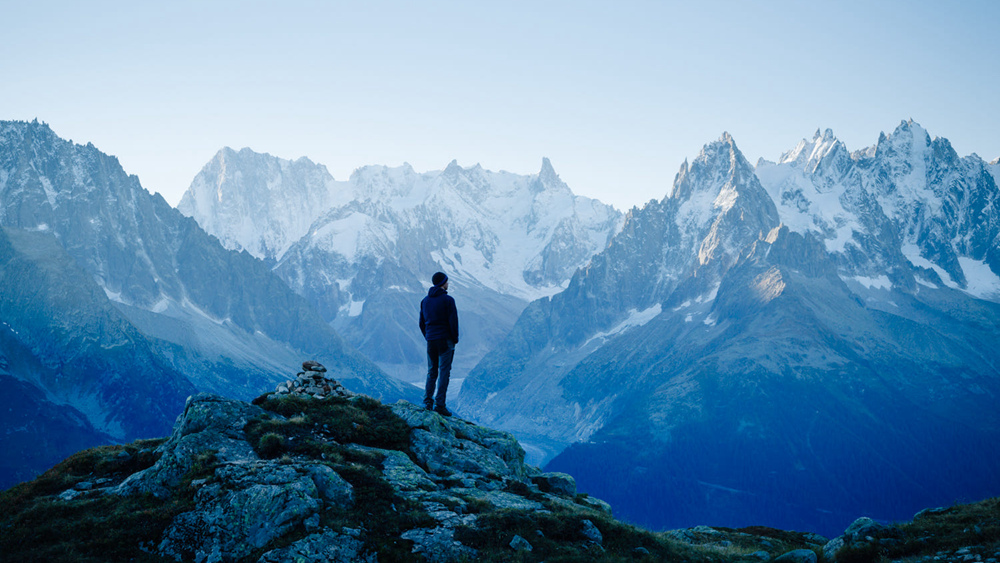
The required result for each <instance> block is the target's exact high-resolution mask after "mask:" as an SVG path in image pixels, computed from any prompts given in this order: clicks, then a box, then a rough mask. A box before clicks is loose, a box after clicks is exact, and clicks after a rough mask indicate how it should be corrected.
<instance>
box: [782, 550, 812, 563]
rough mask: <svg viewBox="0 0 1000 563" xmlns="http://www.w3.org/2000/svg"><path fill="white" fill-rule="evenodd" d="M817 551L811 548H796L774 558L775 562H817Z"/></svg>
mask: <svg viewBox="0 0 1000 563" xmlns="http://www.w3.org/2000/svg"><path fill="white" fill-rule="evenodd" d="M817 560H818V558H817V557H816V552H814V551H813V550H811V549H796V550H794V551H789V552H788V553H785V554H783V555H781V556H779V557H777V558H775V559H774V562H775V563H816V562H817Z"/></svg>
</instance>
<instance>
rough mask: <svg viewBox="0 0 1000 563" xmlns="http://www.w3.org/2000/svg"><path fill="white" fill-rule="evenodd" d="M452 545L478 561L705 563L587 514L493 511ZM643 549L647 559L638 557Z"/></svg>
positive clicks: (651, 536)
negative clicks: (471, 551) (587, 527)
mask: <svg viewBox="0 0 1000 563" xmlns="http://www.w3.org/2000/svg"><path fill="white" fill-rule="evenodd" d="M583 520H590V521H591V522H592V523H593V524H594V525H595V526H596V527H597V529H598V530H600V532H601V534H602V536H603V542H602V545H601V546H597V545H595V544H594V543H593V542H591V541H589V540H588V539H587V538H586V537H584V535H583V533H582V530H583ZM515 535H519V536H521V537H522V538H524V539H526V540H527V541H528V542H529V543H530V544H531V546H532V548H533V549H532V551H531V552H527V553H524V552H522V553H516V552H514V551H513V549H512V548H511V547H510V542H511V540H513V538H514V536H515ZM455 539H456V540H458V541H460V542H462V543H463V544H465V545H468V546H470V547H473V548H475V549H477V550H479V557H478V558H477V561H542V560H545V561H598V562H612V561H665V560H682V559H684V560H687V561H699V560H707V557H704V556H702V555H701V554H700V553H698V552H697V551H695V550H692V549H689V548H687V547H686V546H682V545H678V544H676V543H675V542H673V541H672V540H670V539H668V538H666V537H665V536H664V535H662V534H655V533H653V532H649V531H647V530H642V529H640V528H635V527H633V526H629V525H626V524H622V523H620V522H617V521H615V520H613V519H611V518H608V517H605V516H601V515H596V514H593V513H586V512H568V511H562V512H549V513H543V512H535V511H522V510H509V509H504V510H493V511H488V512H482V513H480V514H479V517H478V519H477V521H476V525H475V527H465V526H462V527H459V528H456V533H455ZM638 547H642V548H644V549H646V550H647V551H648V552H649V555H648V556H642V555H637V554H636V553H635V551H634V550H635V549H636V548H638Z"/></svg>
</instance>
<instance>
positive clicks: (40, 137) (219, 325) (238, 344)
mask: <svg viewBox="0 0 1000 563" xmlns="http://www.w3.org/2000/svg"><path fill="white" fill-rule="evenodd" d="M0 226H5V227H8V228H9V230H8V234H9V233H17V232H21V233H23V232H25V231H27V232H30V233H34V234H36V235H37V234H39V233H42V234H45V235H46V236H47V237H48V240H50V244H49V249H48V251H47V252H45V253H41V254H39V255H38V259H40V260H42V259H45V260H47V259H49V258H51V256H50V255H52V254H54V253H55V250H56V249H57V248H59V247H61V248H62V249H63V250H64V251H65V253H66V254H67V255H68V256H69V257H72V259H71V260H63V261H62V262H60V263H59V264H61V266H60V267H61V268H62V269H64V270H66V269H67V268H68V267H69V266H70V265H75V267H77V268H80V269H81V271H82V272H85V273H86V274H85V277H88V278H89V279H90V280H91V282H90V287H91V288H94V289H96V291H90V290H89V289H88V290H87V291H90V293H87V294H79V293H78V294H77V298H78V302H74V303H64V302H62V301H55V302H54V303H57V304H58V305H59V306H58V307H55V308H54V309H53V310H52V311H51V314H52V316H54V317H55V318H61V317H69V318H72V319H75V320H76V321H78V322H77V324H76V325H73V326H74V327H75V331H76V332H73V331H70V332H71V333H70V334H69V335H68V336H66V337H65V338H66V342H65V346H66V347H67V350H68V351H67V352H66V353H70V352H71V351H72V348H73V347H74V346H76V347H79V346H84V345H86V344H87V342H89V340H90V339H91V338H94V337H95V335H94V334H93V333H94V332H95V331H96V332H99V331H101V330H105V329H107V328H108V324H107V323H108V322H111V321H101V320H100V319H102V318H105V317H106V316H107V315H108V314H110V313H108V312H107V311H108V310H109V308H110V309H111V310H113V311H116V315H117V316H115V317H109V318H114V319H115V320H114V321H113V322H114V323H119V324H121V323H126V324H127V325H128V327H127V330H128V331H130V333H134V334H140V335H141V338H142V339H145V340H146V341H147V342H148V345H149V346H150V347H151V348H150V352H151V353H152V354H153V355H154V356H155V357H156V358H157V360H156V361H157V362H159V363H160V364H161V365H162V367H163V368H164V369H165V370H167V371H169V372H171V373H174V374H178V373H179V374H181V375H182V376H183V379H184V380H186V381H185V382H184V383H183V385H184V388H185V389H198V390H210V391H213V392H217V393H221V394H225V395H229V396H235V397H242V398H246V397H250V396H254V395H255V394H257V393H259V392H260V390H261V389H265V388H268V387H272V386H273V385H274V383H275V382H276V381H278V380H281V379H284V378H286V377H287V376H288V375H289V373H290V372H291V373H294V371H293V370H295V369H296V366H298V365H299V364H301V362H302V361H303V360H304V359H316V360H319V361H320V362H322V363H324V364H325V365H327V366H328V367H329V369H330V370H331V375H337V376H338V377H339V378H340V379H341V380H342V381H343V382H344V383H345V385H347V386H348V387H352V388H354V389H356V390H358V391H364V392H366V393H369V394H372V395H375V396H381V397H384V398H387V399H389V398H398V397H402V396H407V395H408V394H409V393H412V391H410V390H409V389H407V388H405V387H404V386H402V385H401V384H400V383H399V382H397V381H395V380H393V379H391V378H389V377H388V376H386V375H385V374H384V373H383V372H382V371H381V370H379V369H378V367H377V366H375V365H374V364H372V363H371V362H370V361H369V360H367V359H366V358H365V357H364V356H362V355H361V354H360V353H359V352H357V351H356V350H355V349H353V348H352V347H350V346H348V345H346V344H345V343H344V342H343V341H342V340H341V339H340V337H339V336H338V335H337V334H336V333H335V332H334V330H333V329H331V328H330V326H329V325H328V324H327V323H325V322H324V321H323V319H322V318H320V317H319V315H317V314H316V313H315V312H314V311H313V310H312V308H311V307H310V306H309V304H308V303H307V302H306V301H305V300H304V299H302V298H301V297H299V296H298V295H296V294H295V293H293V292H292V291H291V290H290V289H288V286H287V285H286V284H285V283H284V282H283V281H281V279H279V278H278V277H277V276H275V275H274V274H273V273H272V272H271V270H270V268H269V267H268V266H267V265H265V264H263V263H262V262H260V261H259V260H256V259H255V258H253V257H251V256H249V255H247V254H245V253H239V252H233V251H230V250H226V249H224V248H223V247H222V246H221V245H220V244H219V242H218V240H217V239H215V238H214V237H212V236H209V235H208V234H206V233H205V232H204V231H203V230H201V228H200V227H198V225H197V224H196V223H195V222H194V221H192V220H191V219H188V218H186V217H184V216H183V215H181V214H180V213H179V212H178V211H177V210H175V209H172V208H171V207H170V206H169V205H167V203H166V202H165V201H164V200H163V199H162V198H161V197H160V196H158V195H152V194H150V193H149V192H147V191H146V190H145V189H143V188H142V186H141V185H140V184H139V180H138V178H136V177H135V176H128V175H127V174H126V173H125V172H124V171H123V170H122V168H121V166H120V164H119V163H118V161H117V160H116V159H115V158H114V157H111V156H108V155H105V154H103V153H101V152H100V151H99V150H97V149H96V148H95V147H94V146H93V145H87V146H80V145H76V144H73V143H72V142H69V141H66V140H63V139H60V138H59V137H58V136H56V135H55V133H53V132H52V130H51V129H50V128H49V127H48V126H47V125H45V124H39V123H37V122H34V123H23V122H0ZM10 236H13V237H15V238H14V239H12V240H15V239H17V237H21V238H24V237H27V236H29V235H25V234H20V235H18V234H15V235H10ZM15 242H16V240H15ZM41 244H42V243H41V242H37V241H36V242H30V243H25V244H24V245H22V246H23V248H21V249H20V250H19V251H18V252H21V253H23V252H25V250H24V248H35V247H40V246H39V245H41ZM15 246H16V245H15ZM46 257H49V258H46ZM46 271H48V270H46ZM46 275H48V276H50V277H51V276H58V275H59V274H51V273H49V274H46ZM65 275H66V276H70V275H71V272H69V271H68V270H67V271H66V274H65ZM73 275H77V274H73ZM78 277H79V276H78ZM35 282H37V280H34V281H32V282H30V283H35ZM26 283H29V282H26ZM76 285H78V286H79V287H80V288H81V291H82V288H84V287H85V286H83V285H82V282H80V283H77V284H76ZM14 303H16V304H19V306H24V307H27V308H28V310H25V311H23V314H24V318H43V317H46V316H49V313H46V312H44V311H45V310H44V309H43V308H40V307H43V306H44V304H45V303H48V301H46V300H44V299H35V300H33V299H31V298H28V297H25V298H24V299H20V300H16V301H14ZM109 303H110V305H109ZM66 307H68V308H69V309H68V310H67V309H66ZM32 308H34V309H32ZM91 315H97V317H95V318H91ZM39 330H40V331H41V332H40V333H34V335H33V336H32V338H35V339H36V340H37V341H38V342H40V343H44V342H46V340H47V339H53V338H56V335H55V334H53V333H51V331H48V330H47V329H44V327H41V326H40V327H39ZM121 330H126V329H124V328H123V329H121ZM137 339H139V337H136V338H135V339H133V340H137ZM115 350H116V348H114V347H111V348H108V349H107V350H105V351H104V352H103V354H104V356H105V358H104V360H103V361H106V362H108V363H109V364H115V365H118V364H117V362H119V360H122V361H124V359H125V358H124V356H122V357H118V356H116V354H117V352H116V351H115ZM29 351H30V352H31V353H32V354H37V353H39V351H38V350H36V349H33V348H31V347H29ZM99 352H100V349H94V353H95V354H98V353H99ZM98 355H99V354H98ZM150 361H152V360H150ZM72 365H74V364H72V363H70V362H66V363H65V364H60V365H58V366H55V367H54V374H53V377H55V378H57V379H61V380H67V379H74V378H76V377H77V376H78V375H82V374H74V372H72V368H71V367H67V366H72ZM121 365H122V366H124V365H126V364H121ZM125 371H126V372H128V373H127V375H123V377H125V378H128V379H134V380H135V381H141V380H142V379H143V377H144V373H143V371H142V370H137V371H135V372H129V371H128V370H125ZM12 375H14V376H15V377H18V378H19V379H23V380H26V381H29V382H30V377H32V376H30V375H26V374H25V373H18V374H12ZM95 375H96V374H95ZM106 383H107V384H109V385H110V384H112V383H115V382H111V381H107V382H106ZM115 385H119V383H115ZM178 385H180V383H178ZM46 392H48V390H47V389H46ZM160 392H161V391H160V389H159V388H158V387H156V386H150V387H143V388H142V389H139V390H137V391H136V397H133V398H137V397H139V396H140V395H141V396H142V397H144V398H145V400H146V401H152V400H159V399H160V397H159V395H158V394H159V393H160ZM186 392H187V391H183V392H182V391H178V393H181V394H183V393H186ZM168 396H170V395H169V393H168ZM181 398H183V396H182V397H181ZM137 400H138V399H137ZM63 402H64V401H63ZM127 402H129V403H131V402H132V399H129V400H128V401H127ZM69 404H72V403H69ZM144 405H145V403H144V402H143V401H138V402H137V403H136V404H135V405H134V407H132V408H134V410H127V409H126V410H124V411H115V410H114V409H112V408H111V406H109V405H107V404H103V403H97V404H91V405H88V407H87V408H84V409H81V410H82V411H83V412H86V413H87V416H88V417H89V419H91V420H96V418H95V414H94V413H93V412H91V411H95V412H104V411H102V409H110V411H108V412H104V415H105V416H107V417H108V418H109V420H111V419H120V420H119V422H120V424H121V425H123V426H122V428H127V427H128V424H130V422H129V421H132V422H134V423H135V424H136V425H137V426H138V427H142V425H139V424H138V422H136V421H134V420H133V419H135V418H136V417H138V418H139V419H140V420H141V419H142V417H144V416H148V417H151V418H154V419H155V418H157V417H160V418H159V426H158V427H157V432H162V430H163V426H164V425H166V426H169V423H170V422H171V421H172V416H168V415H167V414H163V413H161V412H160V411H159V410H158V409H155V408H153V409H150V408H148V407H146V406H144ZM167 407H168V409H169V410H173V407H169V405H167ZM163 417H166V418H163ZM4 424H5V425H7V424H8V422H7V421H4ZM11 424H13V423H11ZM93 424H94V426H95V427H96V428H98V429H101V428H104V425H103V424H99V423H96V422H95V423H93ZM123 432H124V431H123V430H122V429H118V430H114V431H109V433H110V434H111V435H114V436H128V437H135V436H136V434H135V433H128V434H124V433H123ZM135 432H140V430H138V429H136V430H135Z"/></svg>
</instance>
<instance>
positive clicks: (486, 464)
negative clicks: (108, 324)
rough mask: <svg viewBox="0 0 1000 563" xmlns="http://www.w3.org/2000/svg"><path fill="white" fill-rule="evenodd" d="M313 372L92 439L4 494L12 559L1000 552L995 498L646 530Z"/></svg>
mask: <svg viewBox="0 0 1000 563" xmlns="http://www.w3.org/2000/svg"><path fill="white" fill-rule="evenodd" d="M304 368H306V369H305V371H303V372H302V373H300V374H299V375H298V376H297V377H296V378H295V379H294V380H293V381H288V382H283V383H281V384H280V385H279V386H278V387H279V388H278V390H276V391H275V392H273V393H268V394H266V395H263V396H261V397H259V398H257V399H256V400H255V401H254V402H253V404H248V403H244V402H242V401H238V400H232V399H227V398H224V397H220V396H218V395H211V394H198V395H194V396H192V397H190V398H189V399H188V400H187V404H186V406H185V408H184V411H183V413H182V414H181V415H180V416H179V417H178V419H177V422H176V424H175V426H174V430H173V433H172V434H171V436H170V437H168V438H166V439H162V440H155V441H148V440H147V441H141V442H136V443H133V444H127V445H124V446H107V447H104V448H95V449H92V450H85V451H83V452H80V453H78V454H76V455H74V456H73V457H71V458H69V459H67V460H66V461H64V462H63V463H61V464H60V465H58V466H56V467H55V468H53V469H52V470H50V471H48V472H46V473H45V474H44V475H43V476H41V477H39V478H38V479H36V480H35V481H32V482H28V483H25V484H23V485H19V486H17V487H15V488H13V489H11V490H10V491H5V492H3V493H0V505H3V506H4V507H5V512H4V513H3V514H0V532H2V533H0V554H2V557H0V559H2V560H4V561H7V560H10V561H38V560H45V561H73V562H74V563H75V562H79V561H132V560H157V559H158V558H159V559H162V560H164V561H195V562H199V563H223V562H248V563H249V562H254V563H278V562H284V561H303V562H310V563H339V562H354V561H359V562H366V563H374V562H377V561H383V562H385V561H430V562H435V563H446V562H452V561H476V560H484V561H504V560H521V561H544V560H566V561H623V560H637V561H647V562H648V561H666V560H671V561H672V560H684V561H690V562H692V563H695V562H708V561H741V562H764V561H795V562H803V563H810V562H816V561H817V560H818V557H822V559H823V561H826V562H841V563H842V562H845V561H862V560H873V559H872V558H877V557H890V558H898V557H901V556H906V557H909V556H911V555H923V554H929V553H938V554H939V555H940V554H946V555H949V556H952V555H953V556H955V557H956V558H959V557H962V558H964V557H965V556H966V555H969V556H972V557H975V556H980V557H987V559H983V561H989V558H988V555H989V554H991V553H993V552H994V551H996V550H997V546H998V545H1000V542H998V541H997V539H998V538H1000V524H997V522H1000V519H997V518H996V514H997V510H998V508H1000V503H998V502H997V501H992V502H990V501H987V502H986V503H981V505H978V506H974V507H973V508H971V509H969V510H968V511H962V510H960V509H958V508H949V509H934V510H930V511H925V512H922V513H921V514H919V515H918V516H917V517H915V519H914V522H913V523H911V524H909V525H901V526H887V525H884V524H880V523H877V522H874V521H872V520H870V519H867V518H866V519H860V520H858V521H857V522H855V523H854V524H852V525H851V526H850V527H849V528H848V529H847V530H846V531H845V533H844V535H842V536H841V537H839V538H836V539H834V540H832V541H829V540H827V538H824V537H820V536H818V535H816V534H811V533H801V532H786V531H782V530H775V529H772V528H765V527H751V528H741V529H738V530H733V529H728V528H713V527H708V526H697V527H694V528H688V529H682V530H673V531H670V532H666V533H653V532H649V531H645V530H642V529H639V528H635V527H633V526H629V525H626V524H623V523H621V522H618V521H616V520H615V519H614V518H612V517H611V509H610V507H609V506H608V504H607V503H605V502H603V501H600V500H597V499H593V498H590V497H588V496H587V495H585V494H579V493H577V488H576V481H575V479H574V478H573V477H572V476H571V475H568V474H565V473H553V472H550V473H543V472H542V471H541V470H539V469H538V468H537V467H533V466H531V465H528V464H526V463H525V462H524V458H525V453H524V450H523V449H522V448H521V446H520V444H519V443H518V442H517V440H515V439H514V437H513V436H512V435H510V434H508V433H506V432H502V431H497V430H491V429H489V428H484V427H482V426H478V425H476V424H473V423H470V422H468V421H465V420H462V419H460V418H457V417H442V416H441V415H438V414H436V413H434V412H433V411H429V410H425V409H423V408H421V407H419V406H417V405H413V404H411V403H408V402H405V401H400V402H397V403H395V404H392V405H384V404H382V403H381V402H379V401H377V400H375V399H372V398H371V397H368V396H366V395H361V394H355V393H351V392H349V391H347V390H345V389H343V387H342V386H340V385H339V383H337V382H336V381H334V380H332V379H328V378H327V377H326V375H325V373H326V372H325V371H324V368H322V366H318V365H309V366H304ZM955 523H958V524H955ZM955 525H960V526H962V527H963V528H962V529H960V530H955V529H954V526H955ZM949 526H950V527H949ZM95 527H96V528H99V529H101V530H102V533H101V534H99V537H95V535H94V534H93V530H94V529H95ZM956 538H958V539H956ZM955 545H960V546H962V547H960V548H956V547H954V546H955ZM966 546H967V547H966ZM927 557H928V558H933V557H935V556H934V555H927ZM928 560H929V559H928ZM968 560H972V559H968Z"/></svg>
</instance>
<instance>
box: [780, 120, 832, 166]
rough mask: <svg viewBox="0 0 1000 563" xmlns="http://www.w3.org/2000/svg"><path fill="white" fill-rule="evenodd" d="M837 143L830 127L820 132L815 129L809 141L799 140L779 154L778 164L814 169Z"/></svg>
mask: <svg viewBox="0 0 1000 563" xmlns="http://www.w3.org/2000/svg"><path fill="white" fill-rule="evenodd" d="M838 144H840V141H838V140H837V137H836V136H834V134H833V130H832V129H826V130H824V131H823V132H822V133H820V130H819V129H817V130H816V134H815V135H813V138H812V140H811V141H807V140H805V139H802V140H801V141H799V144H798V145H797V146H796V147H795V148H794V149H792V150H790V151H788V152H786V153H785V154H783V155H781V158H780V159H778V164H793V165H795V166H801V167H803V168H809V169H811V170H815V168H816V166H818V165H819V162H820V161H821V160H823V158H824V157H826V156H827V155H828V154H830V153H831V152H833V151H834V150H835V149H836V148H837V145H838Z"/></svg>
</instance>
